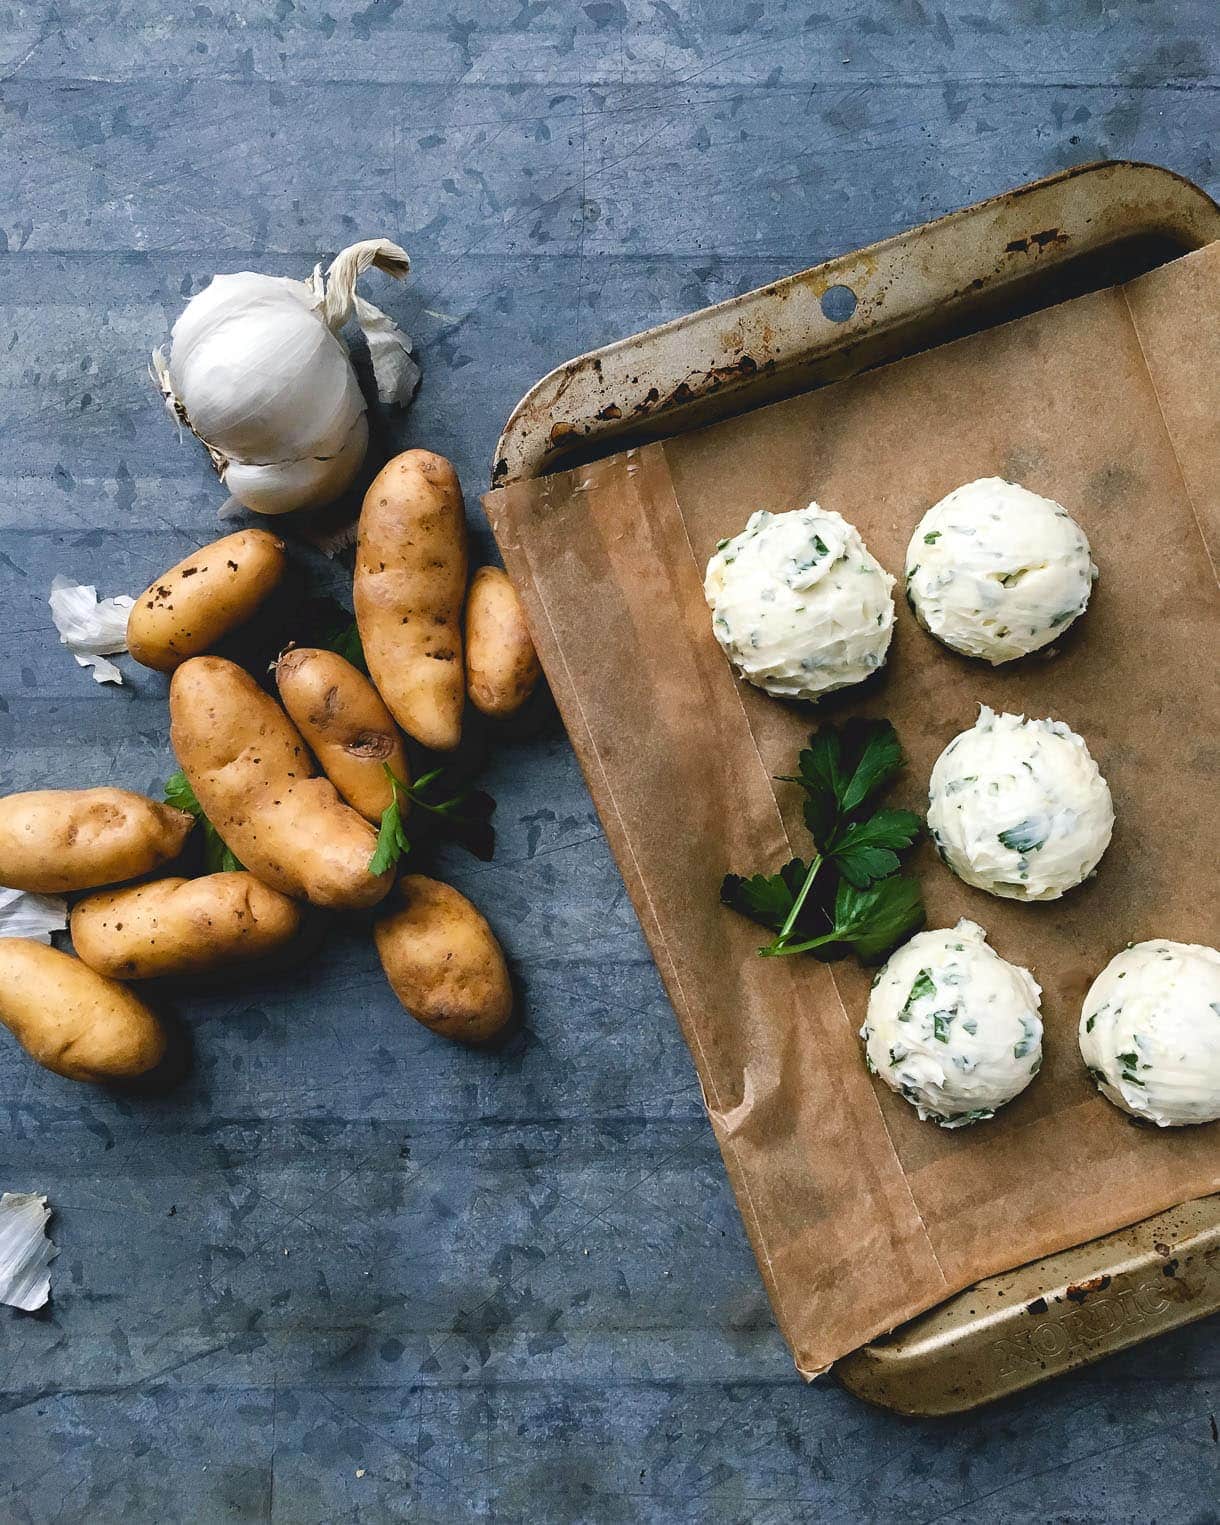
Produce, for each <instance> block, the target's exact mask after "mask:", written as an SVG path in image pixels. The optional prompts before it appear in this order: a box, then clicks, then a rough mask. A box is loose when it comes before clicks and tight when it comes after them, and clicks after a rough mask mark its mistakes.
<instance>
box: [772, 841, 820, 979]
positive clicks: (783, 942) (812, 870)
mask: <svg viewBox="0 0 1220 1525" xmlns="http://www.w3.org/2000/svg"><path fill="white" fill-rule="evenodd" d="M821 866H822V857H821V854H820V853H814V855H813V862H812V863H811V864H810V865H809V872H808V873H807V874H806V875H805V882H804V884H802V885H801V887H800V890H799V891H798V892H797V897H796V899H795V900H794V901H793V902H792V909H791V910H790V911H789V912H788V914H787V916H785V917H784V924H783V926H782V927H781V928H780V929H779V936H778V937H777V938H776V939H775V941H774V942H773V943H771V944H769V945H768V946H767V947H766V948H763V949H761V951H762V952H763V953H767V954H772V953H782V952H784V951H786V948H787V940H788V938H789V937H790V936H791V935H792V929H793V927H794V926H796V918H797V917H798V916H799V915H800V914H801V907H802V906H803V905H804V904H805V901H806V900H807V899H808V898H809V891H810V890H811V889H812V888H813V881H814V880H815V879H816V878H817V876H818V869H820V868H821Z"/></svg>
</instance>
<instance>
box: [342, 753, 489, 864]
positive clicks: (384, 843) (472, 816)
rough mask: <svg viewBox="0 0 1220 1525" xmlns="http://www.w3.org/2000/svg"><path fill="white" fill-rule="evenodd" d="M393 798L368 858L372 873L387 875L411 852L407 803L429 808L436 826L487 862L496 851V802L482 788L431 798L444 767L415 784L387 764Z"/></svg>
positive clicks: (426, 775)
mask: <svg viewBox="0 0 1220 1525" xmlns="http://www.w3.org/2000/svg"><path fill="white" fill-rule="evenodd" d="M384 766H385V772H386V777H387V778H388V779H389V780H390V786H391V789H392V790H393V798H392V799H391V800H390V803H389V804H388V805H387V806H386V808H385V809H384V810H383V811H382V812H381V829H380V830H379V831H378V833H377V848H376V851H375V852H374V853H373V856H372V857H371V858H370V859H369V873H370V874H384V873H385V872H386V871H387V870H388V869H391V868H393V867H394V866H395V864H396V863H397V862H398V860H399V859H400V858H402V857H404V856H405V855H406V854H407V853H409V852H410V851H411V842H410V839H409V838H408V836H407V834H406V830H405V828H404V826H403V815H404V813H405V811H404V806H405V805H406V803H407V802H409V803H410V804H411V805H413V806H415V807H416V808H417V809H420V810H424V811H427V812H428V814H429V815H431V816H432V817H433V818H434V824H435V827H436V829H437V830H438V831H439V830H443V833H444V835H445V836H446V837H448V838H450V839H451V840H452V841H454V842H457V843H458V844H459V845H460V846H462V847H464V848H465V849H466V850H467V852H470V853H473V854H474V856H475V857H476V858H480V859H482V860H483V861H484V862H487V860H488V859H490V858H491V857H492V855H493V853H494V852H495V831H494V829H493V827H492V824H491V815H492V812H493V811H494V810H495V808H496V802H495V800H493V799H492V797H491V795H490V794H486V793H484V791H483V790H482V789H459V790H458V792H457V793H456V794H453V795H451V796H450V797H449V798H447V799H445V798H441V799H436V798H430V797H429V796H430V794H435V793H436V791H434V790H432V787H431V786H432V785H433V784H435V783H436V781H437V779H439V778H440V777H441V776H442V774H443V771H444V770H443V769H441V768H433V769H432V771H431V772H430V773H425V774H422V775H421V776H420V777H419V778H417V779H416V780H415V782H414V783H413V784H404V783H403V781H402V779H400V778H398V777H397V776H396V775H395V773H394V771H393V770H392V769H391V767H390V765H389V764H388V763H386V764H385V765H384Z"/></svg>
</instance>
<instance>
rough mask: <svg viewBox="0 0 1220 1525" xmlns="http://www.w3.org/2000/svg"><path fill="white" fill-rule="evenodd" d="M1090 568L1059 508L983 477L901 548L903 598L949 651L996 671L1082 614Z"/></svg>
mask: <svg viewBox="0 0 1220 1525" xmlns="http://www.w3.org/2000/svg"><path fill="white" fill-rule="evenodd" d="M1096 576H1097V568H1096V567H1095V566H1094V565H1093V562H1092V559H1091V557H1090V555H1089V542H1088V540H1087V539H1086V538H1085V534H1084V531H1083V530H1082V529H1081V528H1080V526H1079V525H1078V524H1077V523H1076V521H1075V520H1074V519H1073V518H1072V516H1071V515H1070V514H1069V513H1068V511H1067V509H1066V508H1064V507H1063V505H1062V504H1060V503H1056V502H1055V501H1054V500H1053V499H1051V498H1042V497H1039V495H1038V494H1037V493H1036V492H1030V491H1029V489H1028V488H1025V487H1021V486H1018V484H1017V483H1016V482H1005V481H1004V480H1003V478H1001V477H984V478H983V479H982V480H981V481H978V482H967V483H966V485H965V486H964V487H959V488H957V489H956V490H955V491H954V492H951V493H950V494H949V495H948V497H946V498H942V499H941V500H940V502H939V503H934V504H933V505H932V507H931V508H930V509H929V510H928V511H927V513H926V514H925V515H924V516H923V518H922V519H921V520H920V521H919V524H918V526H917V528H916V530H915V533H914V534H913V535H912V536H911V543H910V545H909V546H908V547H907V597H908V598H909V599H910V601H911V607H912V608H913V609H914V611H915V614H916V617H917V618H918V620H919V622H920V624H921V625H923V627H924V629H925V630H928V631H930V632H931V633H932V634H933V635H934V636H935V637H936V638H937V640H939V641H943V642H944V643H945V645H946V646H951V647H952V648H953V650H954V651H960V652H961V653H962V654H963V655H964V656H967V657H981V658H982V659H983V660H984V661H985V662H990V663H991V664H992V665H993V666H996V665H998V664H999V663H1000V662H1011V661H1012V660H1013V659H1014V658H1015V657H1023V656H1026V655H1027V654H1028V653H1029V652H1031V651H1038V650H1039V649H1040V648H1041V647H1043V646H1045V645H1047V644H1048V643H1049V642H1050V641H1053V640H1054V639H1055V637H1056V636H1058V635H1061V634H1062V633H1063V631H1064V630H1066V629H1067V627H1068V626H1069V625H1070V624H1071V623H1072V621H1073V620H1074V619H1076V618H1077V616H1078V615H1081V614H1083V613H1084V611H1085V607H1086V605H1087V604H1088V602H1089V594H1090V593H1091V592H1092V589H1093V581H1094V579H1095V578H1096Z"/></svg>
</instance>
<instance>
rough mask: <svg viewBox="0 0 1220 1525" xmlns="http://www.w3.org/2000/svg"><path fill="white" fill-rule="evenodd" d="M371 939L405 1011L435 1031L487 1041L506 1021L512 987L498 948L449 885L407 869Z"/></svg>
mask: <svg viewBox="0 0 1220 1525" xmlns="http://www.w3.org/2000/svg"><path fill="white" fill-rule="evenodd" d="M373 938H374V940H375V942H376V944H377V955H378V957H379V958H380V959H381V967H382V968H383V969H384V970H385V973H386V978H387V979H388V980H389V982H390V985H391V987H392V988H393V991H394V994H395V995H396V996H397V997H398V999H399V1000H400V1001H401V1002H402V1005H403V1008H404V1010H405V1011H406V1012H407V1013H408V1015H410V1016H412V1017H414V1018H415V1020H416V1021H417V1022H422V1023H423V1025H424V1026H425V1027H430V1028H431V1029H432V1031H433V1032H434V1033H439V1034H440V1035H441V1037H443V1038H454V1039H456V1040H457V1041H458V1042H460V1043H485V1042H487V1040H488V1039H490V1038H494V1037H496V1035H497V1034H498V1033H501V1032H503V1030H504V1028H505V1027H506V1026H507V1025H508V1021H509V1018H510V1017H511V1016H512V1010H513V993H512V985H511V983H510V981H509V977H508V966H507V965H506V964H505V962H504V953H503V951H502V949H501V947H500V944H499V943H498V942H497V941H496V937H495V934H494V933H493V932H492V930H491V928H490V927H489V926H488V925H487V922H486V921H485V920H484V919H483V917H482V916H481V915H480V913H479V912H478V911H477V910H476V909H475V907H474V906H473V905H471V903H470V901H469V900H467V899H466V897H465V896H464V895H460V894H459V893H458V892H457V890H455V889H453V888H452V887H451V886H449V885H447V884H442V883H441V882H440V881H439V880H437V879H427V878H425V877H424V876H423V875H422V874H405V875H404V876H403V878H402V879H401V880H400V881H399V883H398V887H397V889H396V890H395V893H394V897H393V901H392V903H391V904H390V906H389V908H388V910H384V911H383V912H382V913H381V914H380V915H379V916H378V918H377V920H376V922H375V923H374V926H373Z"/></svg>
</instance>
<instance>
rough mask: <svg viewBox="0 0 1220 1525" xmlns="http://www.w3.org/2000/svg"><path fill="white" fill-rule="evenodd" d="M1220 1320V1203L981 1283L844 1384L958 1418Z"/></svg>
mask: <svg viewBox="0 0 1220 1525" xmlns="http://www.w3.org/2000/svg"><path fill="white" fill-rule="evenodd" d="M1099 1267H1104V1268H1105V1269H1099ZM1217 1308H1220V1197H1203V1198H1201V1199H1200V1200H1198V1201H1195V1202H1184V1203H1182V1204H1181V1206H1179V1207H1174V1208H1170V1209H1169V1211H1168V1212H1164V1213H1158V1214H1157V1215H1156V1216H1155V1217H1153V1218H1146V1219H1145V1220H1144V1221H1143V1222H1142V1223H1137V1224H1135V1225H1134V1226H1133V1227H1131V1228H1127V1229H1122V1230H1120V1231H1119V1232H1118V1233H1115V1234H1108V1235H1106V1236H1105V1237H1104V1238H1102V1239H1095V1240H1093V1241H1092V1242H1091V1243H1090V1244H1086V1245H1082V1246H1080V1247H1078V1248H1077V1249H1072V1250H1064V1251H1063V1252H1062V1253H1061V1254H1058V1255H1048V1256H1046V1257H1045V1258H1044V1259H1042V1260H1038V1261H1035V1262H1034V1263H1033V1264H1032V1265H1027V1266H1021V1267H1020V1268H1019V1269H1017V1270H1015V1271H1009V1272H1006V1273H1005V1274H1004V1275H1003V1276H992V1277H989V1278H988V1279H987V1280H986V1281H981V1282H978V1283H977V1284H976V1285H975V1286H973V1287H970V1288H968V1289H967V1290H966V1291H965V1292H959V1293H958V1295H957V1296H956V1297H952V1298H950V1299H949V1301H948V1302H945V1303H942V1304H941V1305H940V1307H939V1308H934V1309H933V1310H932V1311H931V1312H930V1313H925V1314H923V1315H921V1316H920V1317H919V1318H917V1319H913V1320H912V1321H911V1322H910V1323H909V1324H905V1325H903V1327H902V1328H901V1329H899V1330H898V1331H896V1332H895V1333H894V1334H892V1335H890V1336H889V1337H888V1338H886V1339H883V1340H875V1341H874V1342H873V1343H872V1344H871V1345H866V1346H865V1347H864V1349H863V1350H858V1351H856V1352H855V1353H854V1354H853V1355H850V1356H848V1357H846V1359H845V1360H842V1361H840V1362H839V1363H838V1365H837V1366H836V1367H835V1374H836V1375H837V1376H838V1378H839V1380H840V1381H841V1382H842V1383H843V1385H844V1386H845V1387H847V1388H849V1389H850V1390H851V1391H852V1392H854V1393H856V1394H857V1395H858V1396H859V1397H861V1398H867V1399H868V1400H869V1401H870V1402H872V1403H879V1404H882V1405H883V1406H884V1407H886V1408H893V1409H897V1410H898V1411H899V1412H900V1413H906V1414H924V1415H935V1414H956V1413H960V1412H962V1411H963V1410H965V1409H971V1408H976V1407H978V1406H979V1405H980V1404H982V1403H989V1402H991V1401H992V1400H993V1399H995V1398H1000V1397H1003V1396H1004V1395H1006V1394H1008V1393H1015V1392H1020V1391H1021V1389H1022V1388H1026V1387H1033V1386H1034V1385H1035V1383H1038V1382H1045V1381H1046V1379H1047V1378H1048V1377H1053V1376H1057V1375H1059V1374H1060V1373H1061V1372H1066V1371H1072V1370H1074V1369H1075V1368H1076V1367H1079V1366H1085V1365H1087V1364H1088V1363H1089V1362H1090V1361H1095V1360H1097V1358H1098V1357H1099V1356H1103V1355H1110V1354H1112V1353H1113V1352H1114V1351H1117V1350H1125V1349H1127V1348H1128V1347H1129V1346H1131V1345H1137V1344H1139V1342H1140V1341H1141V1340H1146V1339H1149V1338H1151V1336H1152V1335H1155V1334H1166V1333H1168V1331H1169V1330H1171V1329H1177V1328H1180V1327H1181V1326H1182V1325H1183V1324H1189V1323H1192V1322H1193V1321H1194V1320H1195V1319H1198V1318H1202V1317H1204V1315H1205V1314H1208V1313H1213V1312H1215V1311H1216V1309H1217Z"/></svg>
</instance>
